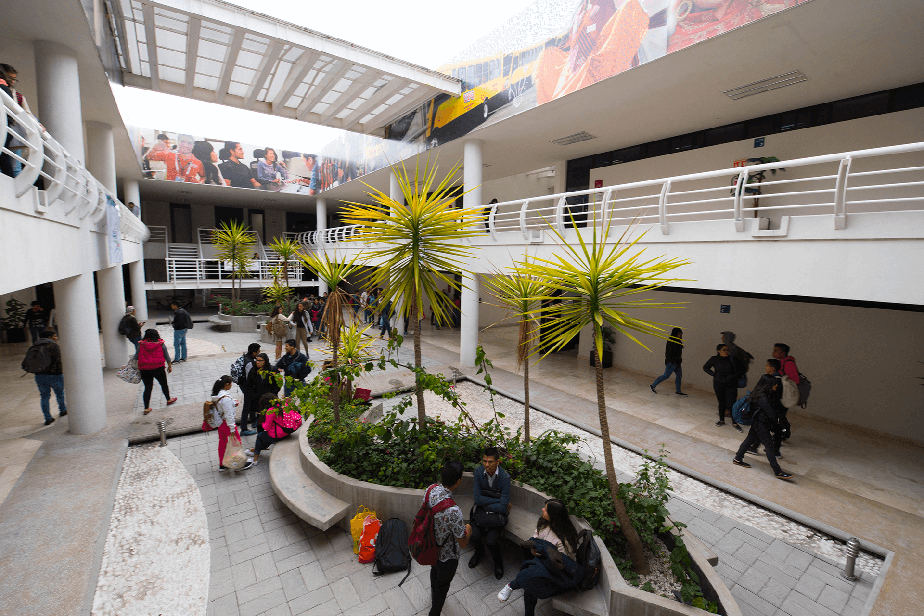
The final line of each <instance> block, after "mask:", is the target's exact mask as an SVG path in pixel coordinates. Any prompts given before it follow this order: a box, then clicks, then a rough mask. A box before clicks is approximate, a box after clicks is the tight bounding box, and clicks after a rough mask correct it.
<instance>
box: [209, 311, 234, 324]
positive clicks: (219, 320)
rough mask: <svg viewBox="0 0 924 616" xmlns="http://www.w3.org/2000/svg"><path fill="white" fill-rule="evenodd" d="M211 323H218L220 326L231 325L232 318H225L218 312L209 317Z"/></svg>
mask: <svg viewBox="0 0 924 616" xmlns="http://www.w3.org/2000/svg"><path fill="white" fill-rule="evenodd" d="M209 323H211V324H212V325H217V326H219V327H231V320H230V319H223V318H221V317H220V316H219V315H217V314H215V315H212V316H210V317H209Z"/></svg>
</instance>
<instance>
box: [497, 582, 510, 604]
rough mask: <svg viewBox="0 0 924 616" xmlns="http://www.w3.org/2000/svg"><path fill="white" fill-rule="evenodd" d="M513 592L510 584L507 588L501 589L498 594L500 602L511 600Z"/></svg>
mask: <svg viewBox="0 0 924 616" xmlns="http://www.w3.org/2000/svg"><path fill="white" fill-rule="evenodd" d="M512 592H513V589H512V588H510V584H507V585H506V586H504V587H503V588H501V590H500V592H499V593H497V598H498V600H499V601H506V600H507V599H509V598H510V593H512Z"/></svg>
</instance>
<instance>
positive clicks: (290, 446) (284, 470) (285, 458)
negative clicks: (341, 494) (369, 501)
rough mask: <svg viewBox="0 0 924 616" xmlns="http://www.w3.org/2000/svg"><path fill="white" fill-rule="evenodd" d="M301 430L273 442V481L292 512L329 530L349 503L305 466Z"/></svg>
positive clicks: (274, 487) (271, 476)
mask: <svg viewBox="0 0 924 616" xmlns="http://www.w3.org/2000/svg"><path fill="white" fill-rule="evenodd" d="M298 434H301V432H297V433H296V435H295V436H291V437H289V438H286V439H283V440H281V441H279V442H278V443H276V444H275V445H273V452H272V455H271V456H270V462H269V470H270V483H271V484H272V486H273V490H274V491H275V492H276V496H278V497H279V500H281V501H282V502H284V503H285V504H286V506H287V507H288V508H289V509H291V510H292V513H294V514H295V515H297V516H298V517H300V518H301V519H303V520H305V521H306V522H308V523H309V524H311V525H312V526H314V527H315V528H319V529H321V530H327V529H328V528H330V527H331V526H333V525H334V524H336V523H337V522H339V521H340V520H342V519H343V517H344V516H345V515H347V514H348V513H349V512H350V504H349V503H345V502H343V501H342V500H340V499H339V498H335V497H333V496H331V495H330V494H328V493H327V492H325V491H324V490H322V489H321V488H320V487H318V485H317V484H316V483H315V482H313V481H312V480H311V479H309V478H308V475H306V474H305V472H304V471H303V470H302V466H301V462H300V460H299V450H298V439H299V437H298V436H297V435H298Z"/></svg>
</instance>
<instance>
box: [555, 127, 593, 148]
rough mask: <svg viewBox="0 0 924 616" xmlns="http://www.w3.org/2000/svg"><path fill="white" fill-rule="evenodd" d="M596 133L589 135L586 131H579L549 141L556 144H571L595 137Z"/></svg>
mask: <svg viewBox="0 0 924 616" xmlns="http://www.w3.org/2000/svg"><path fill="white" fill-rule="evenodd" d="M596 138H597V136H596V135H591V134H590V133H588V132H587V131H583V130H582V131H581V132H579V133H574V134H573V135H568V136H567V137H562V138H561V139H553V140H552V141H549V143H554V144H556V145H571V144H572V143H579V142H581V141H590V140H591V139H596Z"/></svg>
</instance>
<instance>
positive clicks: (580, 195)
mask: <svg viewBox="0 0 924 616" xmlns="http://www.w3.org/2000/svg"><path fill="white" fill-rule="evenodd" d="M922 162H924V143H909V144H906V145H896V146H889V147H884V148H875V149H870V150H860V151H856V152H846V153H843V154H830V155H825V156H813V157H809V158H800V159H795V160H787V161H780V162H776V163H767V164H761V165H749V166H746V167H732V168H729V169H719V170H716V171H708V172H705V173H693V174H687V175H680V176H675V177H670V178H662V179H657V180H646V181H641V182H630V183H625V184H615V185H612V186H604V187H600V188H593V189H589V190H579V191H574V192H566V193H558V194H554V195H548V196H542V197H533V198H526V199H516V200H513V201H505V202H503V203H496V204H493V205H489V204H486V205H482V206H480V207H479V208H476V211H478V212H479V213H482V214H483V215H484V217H485V222H484V223H483V224H484V231H485V235H489V236H490V238H491V239H492V240H493V241H495V242H498V243H505V242H510V241H521V240H519V239H518V237H519V234H522V236H523V237H524V238H526V240H527V241H541V239H542V233H543V230H545V229H548V228H549V227H552V228H554V229H556V230H558V231H559V232H562V233H564V232H565V231H566V230H567V229H570V228H574V227H584V226H587V225H588V224H591V222H592V221H596V223H597V224H598V225H603V224H604V223H606V222H610V223H612V224H613V225H614V226H619V225H628V224H630V223H632V222H633V221H638V222H640V223H642V224H657V225H658V226H659V227H660V229H661V232H662V233H663V234H664V235H668V234H670V225H671V223H672V222H691V221H704V220H727V221H729V223H730V224H734V228H735V230H736V231H738V232H742V231H745V229H746V224H745V223H746V220H747V219H748V218H751V217H754V218H757V217H761V218H768V219H770V218H774V217H781V216H789V217H796V216H818V215H827V216H830V218H831V221H832V224H833V228H834V229H844V228H846V226H847V218H848V217H849V216H850V215H851V214H858V213H863V212H890V211H907V210H921V209H924V166H922V165H921V164H920V163H922ZM760 176H762V179H761V180H760V181H759V182H758V181H757V179H758V177H760ZM358 229H359V227H358V226H357V225H351V226H344V227H335V228H331V229H327V230H325V231H311V232H307V233H302V234H301V235H300V237H299V240H298V241H299V242H300V243H301V244H302V245H304V246H305V247H306V248H308V247H310V248H318V247H324V246H329V245H334V244H339V243H342V242H346V241H348V240H350V239H351V238H353V237H354V236H355V235H356V234H357V231H358ZM512 234H517V235H512Z"/></svg>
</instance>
